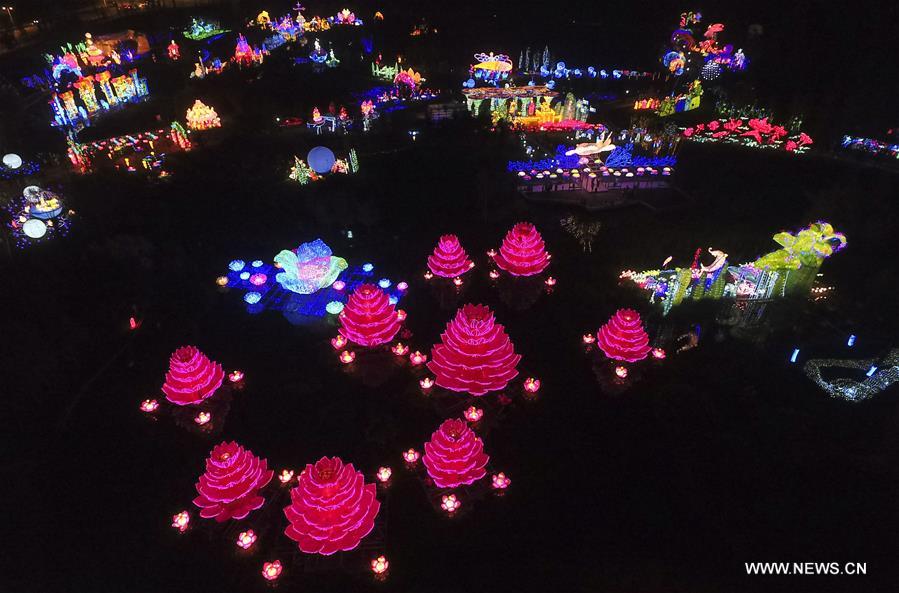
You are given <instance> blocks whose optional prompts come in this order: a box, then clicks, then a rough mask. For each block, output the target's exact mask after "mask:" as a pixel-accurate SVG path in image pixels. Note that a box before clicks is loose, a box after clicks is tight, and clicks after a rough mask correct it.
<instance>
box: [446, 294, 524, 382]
mask: <svg viewBox="0 0 899 593" xmlns="http://www.w3.org/2000/svg"><path fill="white" fill-rule="evenodd" d="M440 339H441V343H440V344H437V345H435V346H434V348H433V349H432V350H431V362H429V363H428V369H430V371H431V372H432V373H434V374H435V375H436V377H437V385H438V386H440V387H443V388H444V389H450V390H452V391H463V392H468V393H470V394H472V395H476V396H481V395H484V394H486V393H488V392H490V391H498V390H500V389H504V388H505V387H506V385H508V383H509V381H511V380H512V379H514V378H515V377H516V376H517V375H518V371H517V370H516V368H515V367H516V366H517V365H518V362H519V361H520V360H521V355H519V354H516V353H515V350H514V347H513V346H512V342H511V341H510V340H509V336H508V335H507V334H506V332H505V329H504V328H503V326H502V325H500V324H498V323H496V321H495V319H494V317H493V312H492V311H490V309H489V308H488V307H487V306H485V305H470V304H469V305H465V306H464V307H462V308H461V309H459V311H458V312H457V313H456V317H455V318H454V319H453V320H452V321H450V322H449V323H448V324H447V326H446V331H445V332H444V333H443V334H441V336H440Z"/></svg>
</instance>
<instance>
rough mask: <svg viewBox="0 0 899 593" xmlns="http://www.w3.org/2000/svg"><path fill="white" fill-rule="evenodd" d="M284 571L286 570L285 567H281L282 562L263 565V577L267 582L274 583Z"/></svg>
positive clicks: (277, 561) (276, 561)
mask: <svg viewBox="0 0 899 593" xmlns="http://www.w3.org/2000/svg"><path fill="white" fill-rule="evenodd" d="M282 570H284V567H283V566H281V561H280V560H275V561H273V562H266V563H264V564H263V565H262V576H263V577H264V578H265V580H267V581H274V580H277V578H278V577H280V576H281V571H282Z"/></svg>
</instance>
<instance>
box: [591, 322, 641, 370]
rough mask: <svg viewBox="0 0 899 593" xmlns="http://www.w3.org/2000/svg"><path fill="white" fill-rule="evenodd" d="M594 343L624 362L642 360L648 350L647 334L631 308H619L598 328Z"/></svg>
mask: <svg viewBox="0 0 899 593" xmlns="http://www.w3.org/2000/svg"><path fill="white" fill-rule="evenodd" d="M596 343H597V345H598V346H599V347H600V349H602V351H603V352H604V353H605V355H606V356H608V357H609V358H611V359H613V360H623V361H626V362H637V361H638V360H643V359H644V358H646V357H647V356H648V355H649V351H650V347H649V336H648V335H646V330H644V329H643V323H642V321H641V320H640V314H639V313H637V312H636V311H634V310H633V309H619V310H618V311H617V312H616V313H615V314H614V315H613V316H612V318H611V319H609V321H608V323H606V324H605V325H604V326H602V327H601V328H599V332H598V333H597V334H596Z"/></svg>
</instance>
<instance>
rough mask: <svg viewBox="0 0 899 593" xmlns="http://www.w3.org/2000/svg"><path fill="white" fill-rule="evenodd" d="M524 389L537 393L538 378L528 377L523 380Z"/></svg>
mask: <svg viewBox="0 0 899 593" xmlns="http://www.w3.org/2000/svg"><path fill="white" fill-rule="evenodd" d="M524 390H525V391H526V392H528V393H537V392H538V391H540V379H535V378H534V377H528V378H527V379H525V380H524Z"/></svg>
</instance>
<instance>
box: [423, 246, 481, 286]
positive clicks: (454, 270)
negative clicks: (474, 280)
mask: <svg viewBox="0 0 899 593" xmlns="http://www.w3.org/2000/svg"><path fill="white" fill-rule="evenodd" d="M473 266H474V263H473V262H472V261H471V260H469V259H468V255H467V254H466V253H465V250H464V249H462V245H461V244H460V243H459V238H458V237H457V236H456V235H443V236H441V237H440V240H439V241H438V242H437V247H435V248H434V253H432V254H431V255H430V256H428V269H429V270H430V271H431V272H432V273H434V274H436V275H437V276H442V277H444V278H457V277H459V276H461V275H462V274H464V273H466V272H467V271H468V270H470V269H471V268H472V267H473ZM454 282H455V280H454ZM459 284H461V278H460V279H459Z"/></svg>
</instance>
